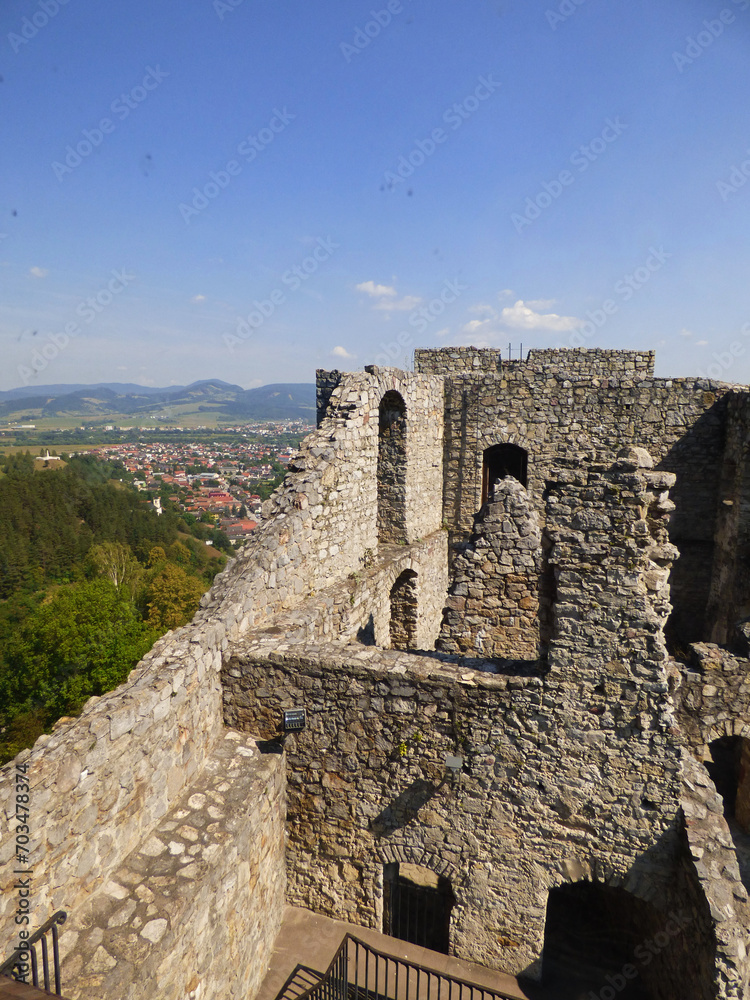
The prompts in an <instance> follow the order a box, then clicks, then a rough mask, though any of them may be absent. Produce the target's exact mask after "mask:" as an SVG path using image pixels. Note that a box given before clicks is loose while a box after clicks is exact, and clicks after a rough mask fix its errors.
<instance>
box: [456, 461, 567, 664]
mask: <svg viewBox="0 0 750 1000" xmlns="http://www.w3.org/2000/svg"><path fill="white" fill-rule="evenodd" d="M543 562H544V556H543V552H542V532H541V529H540V528H539V524H538V520H537V517H536V514H535V513H534V511H533V510H532V509H531V508H530V506H529V500H528V494H527V493H526V490H525V489H524V488H523V486H521V484H520V483H519V482H518V481H517V480H516V479H513V477H512V476H508V477H506V478H505V479H503V480H502V481H499V482H498V483H497V484H496V485H495V488H494V495H493V497H492V498H491V500H490V501H489V502H488V503H486V504H485V505H484V506H483V507H482V509H481V510H480V512H479V514H477V515H476V518H475V523H474V532H473V533H472V535H471V538H470V539H469V541H468V542H466V544H465V545H464V546H461V547H460V548H459V550H458V552H457V554H456V556H455V558H454V560H453V571H452V574H451V575H452V584H451V589H450V593H449V596H448V600H447V602H446V608H445V614H444V618H443V626H442V629H441V631H440V638H439V640H438V644H437V648H438V649H439V650H442V651H443V652H447V653H461V654H463V655H464V656H487V657H501V658H502V657H508V658H511V659H517V660H523V659H527V660H535V659H537V657H539V656H540V655H541V653H542V628H541V624H542V618H545V619H546V617H547V615H548V613H549V608H548V607H545V608H542V609H540V591H541V590H542V589H543V588H542V580H541V576H542V567H543ZM544 598H545V599H546V601H547V603H548V602H549V598H550V595H549V594H548V593H545V594H544ZM546 624H547V622H546V620H545V625H546Z"/></svg>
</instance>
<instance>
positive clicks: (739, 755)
mask: <svg viewBox="0 0 750 1000" xmlns="http://www.w3.org/2000/svg"><path fill="white" fill-rule="evenodd" d="M708 751H709V753H710V755H711V757H710V760H707V761H706V762H705V763H706V770H707V771H708V773H709V775H710V776H711V780H712V781H713V783H714V784H715V785H716V791H717V792H718V793H719V795H721V797H722V799H723V800H724V815H725V817H726V818H727V819H734V820H737V822H738V823H739V825H740V826H741V827H742V829H743V830H744V831H745V832H746V833H750V744H748V742H747V740H746V739H744V737H742V736H720V737H719V739H717V740H714V741H713V743H711V744H709V747H708Z"/></svg>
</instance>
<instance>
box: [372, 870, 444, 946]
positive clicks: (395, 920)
mask: <svg viewBox="0 0 750 1000" xmlns="http://www.w3.org/2000/svg"><path fill="white" fill-rule="evenodd" d="M383 896H384V898H383V933H384V934H390V936H391V937H396V938H399V939H400V940H401V941H409V942H410V943H411V944H416V945H419V946H420V947H421V948H429V949H430V950H431V951H439V952H442V953H443V954H444V955H447V954H449V948H450V923H451V910H452V909H453V905H454V903H455V897H454V895H453V890H452V889H451V883H450V879H447V878H444V877H443V876H442V875H436V874H435V873H434V872H431V871H430V870H429V869H428V868H422V867H420V866H419V865H409V864H398V863H394V864H390V865H386V866H385V869H384V879H383Z"/></svg>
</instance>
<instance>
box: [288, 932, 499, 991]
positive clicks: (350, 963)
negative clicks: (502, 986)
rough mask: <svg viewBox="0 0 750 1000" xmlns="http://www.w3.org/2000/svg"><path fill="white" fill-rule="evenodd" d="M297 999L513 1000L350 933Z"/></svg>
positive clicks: (488, 988)
mask: <svg viewBox="0 0 750 1000" xmlns="http://www.w3.org/2000/svg"><path fill="white" fill-rule="evenodd" d="M297 1000H513V998H512V997H511V996H510V995H509V994H507V993H501V992H499V991H498V990H493V989H491V988H490V987H487V986H479V985H478V984H476V983H471V982H469V981H468V980H466V979H458V978H456V977H455V976H451V975H449V974H448V973H445V972H436V971H435V970H434V969H428V968H426V967H425V966H422V965H417V964H416V963H414V962H408V961H407V960H406V959H403V958H397V957H395V956H393V955H388V954H386V953H385V952H382V951H378V950H377V949H376V948H373V947H371V946H370V945H369V944H365V942H364V941H360V940H359V938H355V937H353V936H352V935H351V934H347V935H346V937H345V938H344V940H343V941H342V942H341V944H340V945H339V948H338V950H337V951H336V954H335V955H334V956H333V960H332V961H331V964H330V965H329V966H328V969H327V970H326V972H325V973H324V974H323V976H322V978H321V979H320V981H319V982H318V983H316V984H315V986H312V987H311V988H310V989H309V990H306V991H305V992H304V993H302V994H300V996H299V997H297Z"/></svg>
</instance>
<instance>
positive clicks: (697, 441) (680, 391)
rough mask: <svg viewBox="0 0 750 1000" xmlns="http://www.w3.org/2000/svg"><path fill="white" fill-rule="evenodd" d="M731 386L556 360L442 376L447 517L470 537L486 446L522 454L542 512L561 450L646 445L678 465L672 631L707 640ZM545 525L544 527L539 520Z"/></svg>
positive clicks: (602, 452)
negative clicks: (587, 369) (568, 366)
mask: <svg viewBox="0 0 750 1000" xmlns="http://www.w3.org/2000/svg"><path fill="white" fill-rule="evenodd" d="M729 390H730V387H729V386H718V385H717V384H715V383H709V382H701V381H700V380H688V379H674V380H665V379H653V378H646V377H645V376H644V377H637V378H633V377H632V376H626V375H624V374H617V373H615V374H612V375H610V376H609V377H605V376H600V377H591V376H590V375H589V376H586V377H584V376H583V375H579V376H577V377H576V376H575V375H574V374H572V373H571V372H570V371H566V370H565V369H564V368H562V367H561V366H552V367H550V368H547V367H544V366H542V367H538V366H532V365H523V364H518V365H515V366H506V367H505V368H504V369H503V371H502V373H501V375H500V376H497V375H489V374H485V375H481V374H480V375H472V374H469V375H463V376H451V377H449V378H446V387H445V393H446V418H445V420H446V423H445V435H446V447H445V452H446V459H445V461H446V469H445V481H444V482H445V485H444V520H445V523H446V525H447V526H448V528H449V530H450V536H451V542H452V543H456V542H463V541H466V539H467V538H468V536H469V534H470V533H471V530H472V524H473V518H474V515H475V514H476V512H477V511H478V510H479V508H480V506H481V500H482V469H483V454H484V452H485V450H486V449H488V448H490V447H492V446H494V445H497V444H501V443H509V444H514V445H517V446H519V447H521V448H523V449H524V450H525V451H527V452H528V490H529V496H530V498H531V501H532V505H533V506H534V507H535V509H536V511H537V513H538V515H539V516H540V518H542V517H543V514H544V491H545V485H546V482H547V480H548V479H549V478H550V473H551V469H552V467H553V465H554V464H555V462H556V461H557V460H558V458H565V457H569V456H575V457H577V459H578V461H579V462H580V463H581V464H582V465H588V464H597V463H600V464H601V463H605V464H606V463H607V462H611V461H612V460H613V459H614V457H615V456H616V455H617V453H618V451H619V450H620V449H621V448H623V447H627V446H630V445H634V444H635V445H639V444H642V445H645V446H647V447H648V448H649V451H650V452H651V454H652V455H653V457H654V460H655V463H656V465H657V467H658V468H660V469H664V470H665V471H670V472H674V473H676V475H677V481H676V484H675V486H674V488H673V490H672V501H673V502H674V504H675V511H674V517H673V520H672V523H671V525H670V536H671V538H672V540H673V542H674V543H675V544H676V545H677V546H678V548H679V549H680V560H679V562H678V563H677V564H676V565H675V568H674V571H673V574H672V592H673V605H674V608H675V610H674V614H673V617H672V622H671V623H670V629H671V630H672V632H673V633H675V634H677V635H679V636H680V638H681V639H682V640H683V641H685V642H692V641H697V640H700V639H705V638H707V635H706V628H707V625H706V621H707V619H706V608H707V605H708V600H709V592H710V588H711V574H712V567H713V561H714V559H713V551H714V532H715V527H716V511H717V506H718V503H719V483H720V479H721V470H722V455H723V449H724V433H725V426H724V407H723V403H722V401H721V398H720V397H721V396H722V395H723V394H725V393H726V392H727V391H729ZM542 527H544V524H543V521H542Z"/></svg>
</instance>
